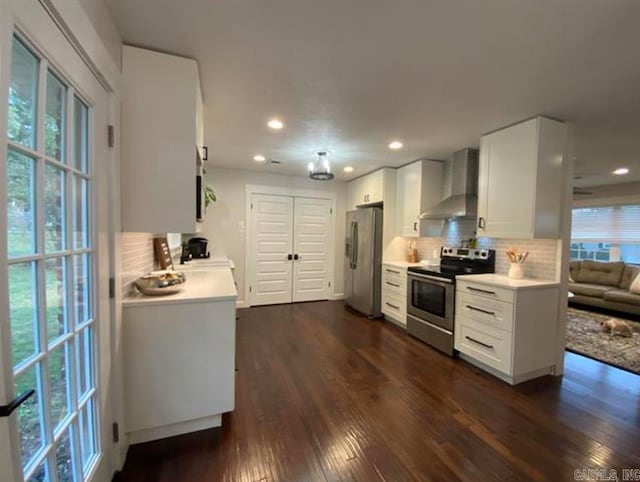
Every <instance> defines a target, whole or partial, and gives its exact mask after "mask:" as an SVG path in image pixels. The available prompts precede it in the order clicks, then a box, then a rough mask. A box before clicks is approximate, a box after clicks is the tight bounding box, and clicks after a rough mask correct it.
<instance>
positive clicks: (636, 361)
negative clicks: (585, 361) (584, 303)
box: [567, 308, 640, 374]
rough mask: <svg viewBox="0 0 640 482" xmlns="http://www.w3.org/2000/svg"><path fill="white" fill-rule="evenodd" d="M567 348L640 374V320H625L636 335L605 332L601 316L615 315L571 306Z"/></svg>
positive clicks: (603, 318) (607, 317)
mask: <svg viewBox="0 0 640 482" xmlns="http://www.w3.org/2000/svg"><path fill="white" fill-rule="evenodd" d="M568 315H569V316H568V322H567V349H568V350H571V351H574V352H576V353H580V354H582V355H586V356H588V357H591V358H595V359H596V360H600V361H603V362H605V363H609V364H610V365H614V366H617V367H620V368H624V369H625V370H629V371H631V372H634V373H638V374H640V323H638V322H637V321H630V320H626V319H625V320H624V321H626V322H627V323H629V326H631V329H632V330H633V337H631V338H628V337H622V336H620V335H612V334H610V333H604V332H603V331H602V328H601V327H600V324H599V323H598V322H599V321H601V320H608V319H609V318H612V317H611V316H607V315H603V314H601V313H591V312H589V311H583V310H577V309H575V308H569V312H568Z"/></svg>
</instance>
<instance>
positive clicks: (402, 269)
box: [382, 263, 407, 327]
mask: <svg viewBox="0 0 640 482" xmlns="http://www.w3.org/2000/svg"><path fill="white" fill-rule="evenodd" d="M382 314H383V315H384V316H385V318H387V319H389V320H391V321H392V322H394V323H396V324H398V325H401V326H402V327H406V326H407V267H406V266H404V265H403V263H383V265H382Z"/></svg>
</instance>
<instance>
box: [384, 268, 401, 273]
mask: <svg viewBox="0 0 640 482" xmlns="http://www.w3.org/2000/svg"><path fill="white" fill-rule="evenodd" d="M385 271H386V272H387V273H393V274H400V271H394V270H392V269H389V268H385Z"/></svg>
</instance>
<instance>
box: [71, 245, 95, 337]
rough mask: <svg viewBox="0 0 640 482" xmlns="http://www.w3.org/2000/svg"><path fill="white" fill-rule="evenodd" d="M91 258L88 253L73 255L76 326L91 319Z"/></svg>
mask: <svg viewBox="0 0 640 482" xmlns="http://www.w3.org/2000/svg"><path fill="white" fill-rule="evenodd" d="M90 260H91V257H90V256H89V255H88V254H80V255H75V256H74V257H73V304H74V310H75V311H74V314H75V323H76V326H78V325H80V324H82V323H83V322H85V321H88V320H89V319H91V296H90V289H91V284H90V280H91V278H90V276H91V267H90Z"/></svg>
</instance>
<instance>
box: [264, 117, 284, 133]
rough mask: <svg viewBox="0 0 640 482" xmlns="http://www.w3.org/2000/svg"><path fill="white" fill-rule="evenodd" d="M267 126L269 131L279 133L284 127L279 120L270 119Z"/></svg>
mask: <svg viewBox="0 0 640 482" xmlns="http://www.w3.org/2000/svg"><path fill="white" fill-rule="evenodd" d="M267 126H268V127H269V129H273V130H276V131H279V130H280V129H282V128H283V127H284V124H283V123H282V121H281V120H280V119H271V120H270V121H269V122H267Z"/></svg>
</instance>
